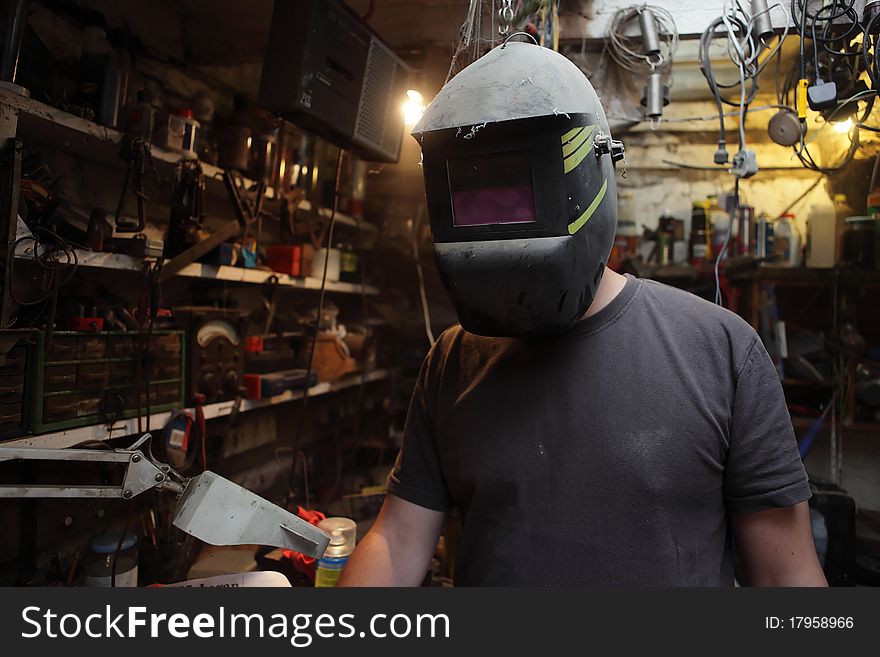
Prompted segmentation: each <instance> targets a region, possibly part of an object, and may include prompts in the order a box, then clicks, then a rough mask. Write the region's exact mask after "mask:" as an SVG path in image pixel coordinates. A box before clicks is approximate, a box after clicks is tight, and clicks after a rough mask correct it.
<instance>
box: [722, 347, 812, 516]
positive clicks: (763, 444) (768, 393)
mask: <svg viewBox="0 0 880 657" xmlns="http://www.w3.org/2000/svg"><path fill="white" fill-rule="evenodd" d="M724 496H725V500H726V502H727V505H728V508H730V509H731V510H732V511H741V512H751V511H762V510H764V509H770V508H775V507H786V506H792V505H794V504H797V503H799V502H803V501H804V500H807V499H809V498H810V485H809V481H808V479H807V475H806V472H805V470H804V466H803V463H802V462H801V458H800V454H799V453H798V448H797V440H796V438H795V435H794V429H793V428H792V426H791V417H790V416H789V414H788V409H787V407H786V405H785V396H784V394H783V392H782V385H781V384H780V382H779V377H778V376H777V374H776V369H775V367H774V366H773V362H772V361H771V360H770V356H769V355H768V354H767V350H766V349H765V348H764V345H763V344H762V343H761V341H760V339H758V338H756V339H755V342H754V343H753V344H752V347H751V350H750V351H749V354H748V356H747V358H746V361H745V363H744V364H743V366H742V368H741V370H740V374H739V377H738V379H737V383H736V391H735V393H734V402H733V417H732V422H731V430H730V444H729V447H728V453H727V462H726V465H725V471H724Z"/></svg>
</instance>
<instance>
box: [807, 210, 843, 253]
mask: <svg viewBox="0 0 880 657" xmlns="http://www.w3.org/2000/svg"><path fill="white" fill-rule="evenodd" d="M835 210H836V209H835V206H834V203H833V202H832V201H831V199H830V198H828V197H827V196H823V197H822V200H820V201H819V202H818V203H815V204H814V205H813V207H812V208H810V214H809V215H808V216H807V267H833V266H834V263H835V260H836V258H835V255H836V250H837V240H836V235H835V231H836V221H835V218H836V217H835Z"/></svg>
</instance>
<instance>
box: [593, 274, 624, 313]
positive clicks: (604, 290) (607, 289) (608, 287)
mask: <svg viewBox="0 0 880 657" xmlns="http://www.w3.org/2000/svg"><path fill="white" fill-rule="evenodd" d="M624 286H626V276H621V275H620V274H618V273H617V272H616V271H611V270H610V269H608V268H607V267H606V268H605V272H604V273H603V274H602V280H601V281H600V282H599V288H598V289H597V290H596V297H595V298H594V299H593V303H592V304H590V307H589V308H587V312H585V313H584V317H591V316H593V315H595V314H596V313H597V312H599V311H600V310H602V309H603V308H604V307H605V306H607V305H608V304H609V303H611V302H612V301H613V300H614V298H615V297H616V296H617V295H618V294H620V293H621V292H622V291H623V288H624Z"/></svg>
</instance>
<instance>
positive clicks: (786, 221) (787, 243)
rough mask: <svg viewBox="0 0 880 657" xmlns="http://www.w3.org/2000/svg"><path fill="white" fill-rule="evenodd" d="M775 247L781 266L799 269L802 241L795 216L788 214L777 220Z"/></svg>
mask: <svg viewBox="0 0 880 657" xmlns="http://www.w3.org/2000/svg"><path fill="white" fill-rule="evenodd" d="M773 233H774V245H775V251H776V257H777V258H778V260H779V264H781V265H782V266H784V267H797V266H798V265H800V263H801V239H800V234H799V233H798V231H797V227H796V226H795V223H794V215H793V214H791V213H790V212H786V213H785V214H784V215H782V216H781V217H779V219H777V220H776V225H775V226H774V231H773Z"/></svg>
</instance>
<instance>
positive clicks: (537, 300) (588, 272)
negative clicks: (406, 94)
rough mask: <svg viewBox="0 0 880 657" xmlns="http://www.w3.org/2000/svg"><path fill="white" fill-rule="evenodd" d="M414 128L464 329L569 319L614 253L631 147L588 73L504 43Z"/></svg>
mask: <svg viewBox="0 0 880 657" xmlns="http://www.w3.org/2000/svg"><path fill="white" fill-rule="evenodd" d="M412 134H413V136H414V137H415V138H416V139H417V140H418V141H419V143H420V144H421V147H422V164H423V171H424V177H425V191H426V196H427V204H428V214H429V217H430V223H431V234H432V240H433V244H434V254H435V256H436V260H437V266H438V268H439V271H440V276H441V279H442V280H443V284H444V285H445V286H446V288H447V290H448V291H449V294H450V296H451V298H452V301H453V303H454V304H455V307H456V310H457V311H458V318H459V321H460V322H461V325H462V326H463V327H464V329H465V330H467V331H469V332H471V333H476V334H478V335H486V336H507V337H523V338H532V337H546V336H552V335H557V334H560V333H563V332H564V331H566V330H567V329H569V328H570V327H571V326H572V325H573V324H574V323H575V322H576V321H578V319H580V318H581V317H582V316H583V314H584V313H585V312H586V310H587V308H589V307H590V304H591V303H592V302H593V298H594V297H595V294H596V288H597V287H598V285H599V281H600V280H601V278H602V274H603V271H604V268H605V262H606V260H607V259H608V255H609V253H610V252H611V246H612V242H613V241H614V232H615V227H616V223H617V192H616V185H615V179H614V162H616V161H617V160H619V159H622V158H623V146H622V144H620V142H616V141H613V140H612V139H611V135H610V131H609V128H608V121H607V119H606V118H605V113H604V112H603V111H602V106H601V105H600V104H599V97H598V96H597V95H596V92H595V90H594V89H593V87H592V85H591V84H590V82H589V80H587V78H586V77H585V76H584V74H583V73H582V72H581V71H580V70H579V69H578V68H577V67H576V66H575V65H574V64H573V63H572V62H571V61H569V60H568V59H566V58H565V57H563V56H562V55H560V54H559V53H557V52H555V51H553V50H550V49H547V48H543V47H540V46H537V45H532V44H526V43H521V42H507V43H506V44H504V45H502V46H499V47H496V48H494V49H493V50H491V51H490V52H489V53H487V54H486V55H485V56H483V57H482V58H480V59H478V60H477V61H475V62H474V63H473V64H471V65H470V66H468V67H467V68H465V69H464V70H463V71H461V72H460V73H459V74H458V75H456V76H455V77H454V78H452V80H450V81H449V82H448V83H447V84H446V85H445V86H444V87H443V89H441V90H440V93H439V94H438V95H437V97H436V98H435V99H434V100H433V101H431V103H430V105H428V107H427V109H426V110H425V113H424V114H423V115H422V118H421V120H420V121H419V123H418V124H417V125H416V127H415V129H414V130H413V133H412Z"/></svg>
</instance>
